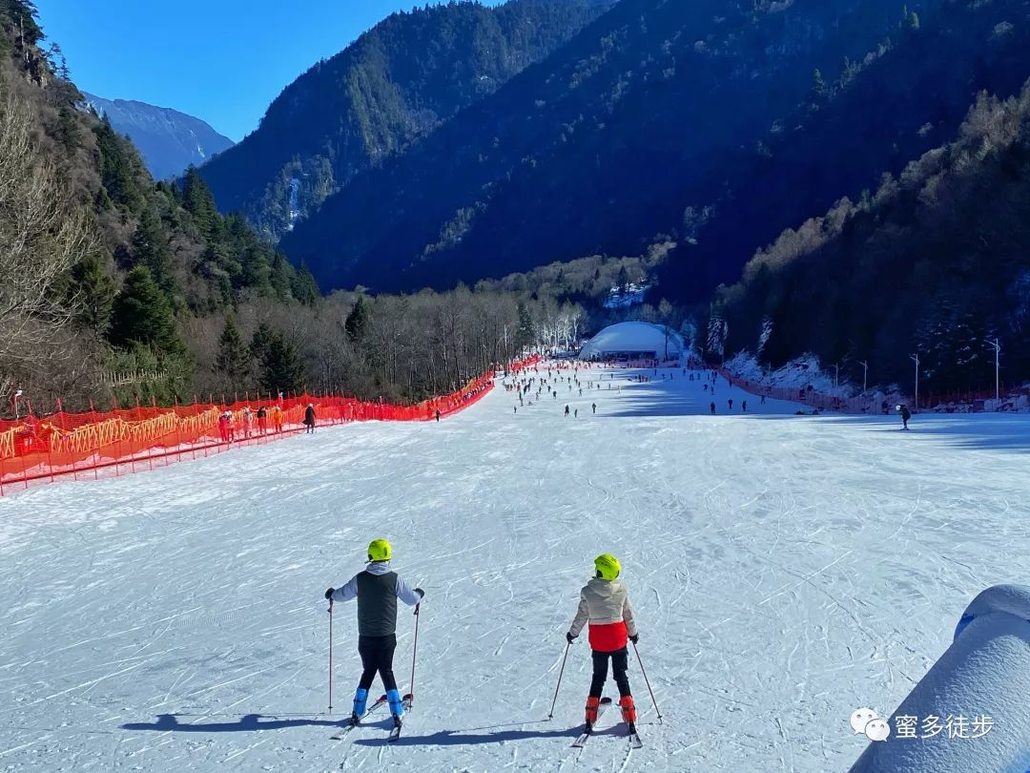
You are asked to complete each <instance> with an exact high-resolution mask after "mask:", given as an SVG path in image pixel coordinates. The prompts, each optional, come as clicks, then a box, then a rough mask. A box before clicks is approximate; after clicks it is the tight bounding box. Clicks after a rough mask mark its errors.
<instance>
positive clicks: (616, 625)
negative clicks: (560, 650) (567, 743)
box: [565, 553, 639, 732]
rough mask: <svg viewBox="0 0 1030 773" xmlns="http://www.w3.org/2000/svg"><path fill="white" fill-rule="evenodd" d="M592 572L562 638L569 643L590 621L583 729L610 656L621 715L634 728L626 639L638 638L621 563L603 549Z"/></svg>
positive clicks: (593, 715) (591, 717) (591, 718)
mask: <svg viewBox="0 0 1030 773" xmlns="http://www.w3.org/2000/svg"><path fill="white" fill-rule="evenodd" d="M594 572H595V575H594V579H592V580H590V582H588V583H587V584H586V586H584V588H583V590H582V591H581V592H580V597H579V609H578V610H577V611H576V617H575V619H574V620H573V621H572V626H571V627H570V628H569V632H568V633H567V634H565V638H566V639H567V640H568V642H569V643H570V644H571V643H572V642H573V641H575V639H576V637H578V636H579V634H580V632H581V631H582V630H583V626H584V625H586V624H587V622H588V621H589V623H590V632H589V640H590V649H591V650H593V661H594V675H593V679H592V681H591V682H590V695H589V697H587V705H586V725H587V730H588V731H589V730H591V729H592V728H593V726H594V723H595V722H596V721H597V711H598V707H599V706H600V703H601V692H602V690H603V689H604V683H605V681H606V680H607V679H608V661H609V659H610V660H611V663H612V672H613V675H614V677H615V684H616V685H618V688H619V707H620V708H621V709H622V718H623V720H624V721H625V722H626V723H627V724H628V725H629V726H630V730H631V731H633V732H635V730H636V721H637V709H636V705H635V704H634V703H633V694H632V692H631V691H630V687H629V677H628V676H627V675H626V669H627V667H628V664H629V653H628V652H627V650H626V642H627V641H632V642H633V643H634V644H636V642H637V640H638V639H639V635H638V634H637V627H636V623H635V622H634V620H633V607H632V605H631V604H630V602H629V594H628V593H627V591H626V588H625V586H624V585H623V584H622V583H621V582H619V580H618V577H619V574H620V573H621V572H622V567H621V566H620V565H619V560H618V559H617V558H615V556H613V555H611V554H610V553H604V554H602V555H600V556H598V557H597V558H595V559H594Z"/></svg>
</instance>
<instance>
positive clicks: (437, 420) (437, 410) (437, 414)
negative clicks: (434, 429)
mask: <svg viewBox="0 0 1030 773" xmlns="http://www.w3.org/2000/svg"><path fill="white" fill-rule="evenodd" d="M436 423H437V424H439V423H440V409H439V408H437V409H436Z"/></svg>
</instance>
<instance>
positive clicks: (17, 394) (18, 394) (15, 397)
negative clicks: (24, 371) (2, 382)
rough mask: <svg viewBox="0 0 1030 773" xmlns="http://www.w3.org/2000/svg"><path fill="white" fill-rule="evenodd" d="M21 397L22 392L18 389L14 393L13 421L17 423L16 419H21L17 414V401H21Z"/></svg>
mask: <svg viewBox="0 0 1030 773" xmlns="http://www.w3.org/2000/svg"><path fill="white" fill-rule="evenodd" d="M21 395H22V392H21V390H20V389H19V390H18V391H17V392H15V393H14V420H15V421H17V420H18V419H20V418H21V415H20V414H19V413H18V400H19V399H21Z"/></svg>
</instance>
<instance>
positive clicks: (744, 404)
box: [740, 400, 747, 413]
mask: <svg viewBox="0 0 1030 773" xmlns="http://www.w3.org/2000/svg"><path fill="white" fill-rule="evenodd" d="M740 409H741V410H742V411H743V412H744V413H747V400H745V401H744V402H742V403H741V404H740Z"/></svg>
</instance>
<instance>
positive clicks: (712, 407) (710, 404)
mask: <svg viewBox="0 0 1030 773" xmlns="http://www.w3.org/2000/svg"><path fill="white" fill-rule="evenodd" d="M708 408H709V409H710V410H711V411H712V416H714V415H715V402H714V401H713V402H711V403H709V404H708Z"/></svg>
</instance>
